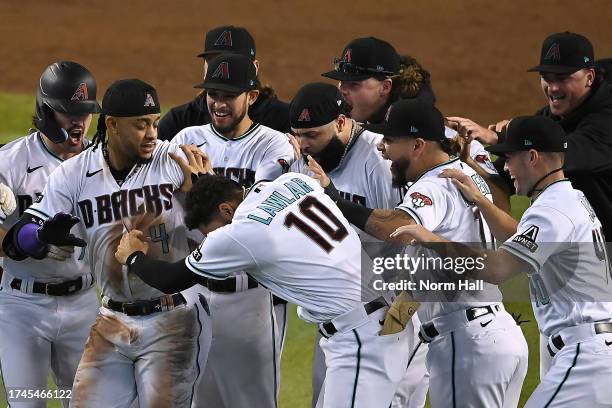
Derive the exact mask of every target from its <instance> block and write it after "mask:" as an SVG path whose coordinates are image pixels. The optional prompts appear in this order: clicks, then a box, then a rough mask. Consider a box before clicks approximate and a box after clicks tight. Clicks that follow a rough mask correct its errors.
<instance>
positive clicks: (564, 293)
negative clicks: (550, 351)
mask: <svg viewBox="0 0 612 408" xmlns="http://www.w3.org/2000/svg"><path fill="white" fill-rule="evenodd" d="M502 248H503V249H505V250H507V251H508V252H510V253H511V254H513V255H516V256H518V257H519V258H521V259H522V260H524V261H526V262H527V263H529V264H530V265H531V267H532V270H531V271H530V273H529V288H530V294H531V299H532V305H533V310H534V314H535V317H536V319H537V321H538V326H539V327H540V331H541V332H542V333H543V334H545V335H546V336H550V335H553V334H555V333H557V332H559V331H560V330H561V329H563V328H566V327H570V326H575V325H578V324H581V323H590V322H596V321H600V320H611V319H612V303H611V302H612V283H611V280H612V276H611V274H610V265H609V263H608V256H607V251H606V240H605V239H604V237H603V234H602V231H601V223H600V222H599V219H598V218H597V216H596V215H595V212H594V211H593V209H592V208H591V205H590V204H589V202H588V201H587V199H586V197H585V196H584V194H583V193H582V191H579V190H575V189H574V188H573V187H572V184H571V183H570V181H569V180H560V181H556V182H554V183H552V184H550V185H549V186H548V187H546V188H545V189H544V191H543V192H542V193H541V194H540V195H539V196H538V197H537V199H536V200H535V202H534V203H533V205H532V206H531V207H529V208H528V209H527V211H525V213H524V214H523V217H522V218H521V221H520V222H519V225H518V228H517V233H516V234H514V235H513V236H512V237H511V238H510V239H508V240H507V241H506V242H505V243H504V244H503V245H502Z"/></svg>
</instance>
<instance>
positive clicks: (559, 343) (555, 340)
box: [546, 322, 612, 357]
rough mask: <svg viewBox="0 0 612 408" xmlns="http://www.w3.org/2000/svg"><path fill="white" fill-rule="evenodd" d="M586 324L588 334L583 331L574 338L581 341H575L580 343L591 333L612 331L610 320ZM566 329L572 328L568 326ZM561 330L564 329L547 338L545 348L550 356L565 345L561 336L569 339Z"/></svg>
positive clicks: (590, 335)
mask: <svg viewBox="0 0 612 408" xmlns="http://www.w3.org/2000/svg"><path fill="white" fill-rule="evenodd" d="M591 325H592V326H591ZM587 326H588V328H589V332H590V333H588V334H586V333H585V335H583V336H581V337H582V339H580V337H578V336H576V339H580V340H581V341H576V343H581V342H582V341H584V340H587V339H588V338H589V337H592V335H593V334H606V333H612V322H610V323H590V324H588V325H587ZM591 327H592V329H593V330H592V331H591V330H590V328H591ZM568 329H569V330H572V328H568ZM563 331H564V330H561V332H560V333H559V334H556V335H554V336H551V337H550V338H549V340H548V344H547V345H546V348H547V349H548V353H549V354H550V356H551V357H554V356H555V354H557V353H558V352H559V351H561V349H562V348H563V347H565V341H563V337H567V340H568V341H569V338H570V336H569V335H564V334H563ZM551 344H552V345H553V346H554V347H555V348H556V349H557V351H554V350H553V348H552V347H551Z"/></svg>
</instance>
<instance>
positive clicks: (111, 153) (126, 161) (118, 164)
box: [106, 140, 136, 170]
mask: <svg viewBox="0 0 612 408" xmlns="http://www.w3.org/2000/svg"><path fill="white" fill-rule="evenodd" d="M106 149H107V151H108V164H109V166H110V167H111V168H112V169H114V170H124V169H126V168H128V167H132V166H134V164H136V163H134V160H133V159H131V158H130V157H128V156H127V155H126V154H124V153H123V151H122V150H121V148H120V147H119V146H115V144H114V143H112V142H111V141H110V140H109V142H108V144H107V145H106Z"/></svg>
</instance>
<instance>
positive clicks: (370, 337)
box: [116, 173, 408, 408]
mask: <svg viewBox="0 0 612 408" xmlns="http://www.w3.org/2000/svg"><path fill="white" fill-rule="evenodd" d="M243 196H244V190H243V189H242V188H241V187H240V186H239V185H237V184H236V183H234V182H232V181H231V180H228V179H226V178H224V177H220V176H205V177H203V178H201V179H200V180H198V181H197V182H196V184H195V185H194V187H193V189H192V191H191V192H190V193H189V194H188V196H187V202H186V217H185V220H186V223H187V226H188V227H190V228H195V227H197V228H199V229H200V231H201V232H202V233H204V234H207V238H206V240H204V241H203V242H202V243H201V244H200V246H199V247H198V248H197V249H196V250H195V251H194V252H193V253H192V254H191V255H189V257H187V258H186V259H185V260H184V261H179V262H176V263H174V264H170V263H167V262H163V263H160V262H155V261H150V260H149V258H148V255H146V254H147V243H146V242H145V241H142V240H141V239H142V238H139V237H140V233H139V232H137V231H132V232H131V233H130V234H126V235H124V237H123V239H122V241H121V244H120V246H119V248H118V250H117V254H116V255H117V259H118V260H119V261H120V262H122V263H125V264H127V265H130V270H131V271H133V272H134V273H136V274H137V275H138V276H140V277H141V278H143V279H145V280H146V281H148V282H150V283H151V284H152V285H153V286H156V287H158V288H160V289H164V288H165V287H167V286H170V287H175V286H177V285H179V284H183V285H184V286H185V287H187V286H190V285H193V284H194V283H196V282H208V281H211V280H218V279H223V278H226V277H229V276H232V275H233V273H234V271H236V270H243V271H246V272H247V273H248V275H249V276H250V277H252V279H255V280H256V281H258V282H260V283H261V284H262V285H264V286H265V287H267V288H269V289H270V290H271V291H272V292H274V293H276V294H277V295H278V296H279V297H282V298H283V299H287V300H288V301H290V302H292V303H295V304H297V305H298V307H299V308H298V313H299V316H300V318H302V319H303V320H305V321H307V322H311V323H316V324H319V327H320V330H321V331H322V333H323V338H322V339H321V347H322V349H323V351H324V353H325V360H326V363H327V373H326V378H325V382H326V385H325V387H324V388H325V391H324V393H323V394H322V395H321V397H320V399H319V403H318V405H317V406H318V407H333V408H343V407H364V408H365V407H367V408H376V407H380V408H386V407H388V406H389V403H390V402H391V398H392V397H393V394H394V391H395V387H396V385H397V382H398V381H399V380H400V379H401V378H402V375H403V373H404V370H405V366H406V363H407V360H408V356H407V355H406V353H405V352H403V351H404V350H405V342H407V341H408V339H407V338H406V337H407V333H408V332H407V331H400V332H399V333H396V334H389V335H379V332H380V331H381V323H380V322H379V321H380V320H381V319H384V316H385V313H386V310H387V309H388V307H387V305H386V302H385V301H384V299H383V298H376V299H365V300H367V302H364V301H362V299H363V296H365V295H366V293H365V292H363V291H362V287H361V279H362V278H361V265H360V263H361V261H360V258H361V256H360V251H361V245H360V242H359V238H358V236H357V234H356V232H355V231H354V230H353V229H352V228H351V227H350V225H349V223H348V222H347V221H346V219H344V217H342V214H341V213H340V211H339V210H338V208H337V207H336V206H335V205H334V203H333V202H332V201H331V199H329V197H327V196H326V195H325V193H324V192H323V189H322V188H321V187H320V186H318V185H317V182H316V181H315V180H313V179H312V178H310V177H308V176H305V175H301V174H297V173H287V174H284V175H282V176H280V177H278V178H277V179H276V180H275V181H271V182H260V183H257V184H255V185H254V186H253V187H251V189H250V190H249V192H248V194H247V195H246V197H245V198H244V199H243ZM229 323H230V324H231V321H230V322H229ZM235 392H240V390H236V391H235ZM248 406H250V405H248Z"/></svg>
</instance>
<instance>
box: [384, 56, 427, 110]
mask: <svg viewBox="0 0 612 408" xmlns="http://www.w3.org/2000/svg"><path fill="white" fill-rule="evenodd" d="M390 78H391V79H392V80H393V85H392V88H391V94H390V100H391V101H397V100H398V99H407V98H414V97H416V96H417V94H418V93H419V92H420V91H421V88H422V87H423V84H425V83H427V84H428V83H429V82H430V79H431V74H430V73H429V71H427V70H426V69H425V68H423V66H422V65H421V64H420V63H419V62H418V61H417V60H416V59H415V58H414V57H412V56H410V55H401V56H400V73H399V74H397V75H394V76H392V77H390Z"/></svg>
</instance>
